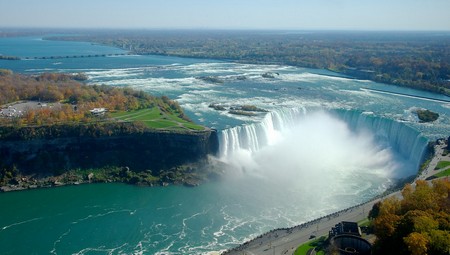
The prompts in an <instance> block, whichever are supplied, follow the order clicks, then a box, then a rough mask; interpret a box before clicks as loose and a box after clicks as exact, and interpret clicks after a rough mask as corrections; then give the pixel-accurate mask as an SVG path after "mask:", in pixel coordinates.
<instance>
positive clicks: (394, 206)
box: [369, 180, 450, 255]
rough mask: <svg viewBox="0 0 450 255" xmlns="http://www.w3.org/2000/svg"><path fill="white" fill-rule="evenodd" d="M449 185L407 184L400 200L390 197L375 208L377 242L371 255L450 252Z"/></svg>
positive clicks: (441, 181)
mask: <svg viewBox="0 0 450 255" xmlns="http://www.w3.org/2000/svg"><path fill="white" fill-rule="evenodd" d="M449 194H450V183H449V181H448V180H435V181H433V183H432V184H429V183H428V182H426V181H417V182H416V183H415V185H410V184H408V185H406V186H405V187H404V189H403V190H402V197H403V198H402V199H401V200H400V199H397V198H395V197H390V198H388V199H386V200H384V201H383V202H381V203H377V204H375V205H374V207H373V209H372V211H371V212H370V213H369V215H370V216H371V217H372V218H373V220H372V224H373V227H374V231H375V234H376V236H377V241H376V243H375V246H374V254H421V255H425V254H433V255H434V254H437V255H441V254H442V255H444V254H445V255H448V254H449V252H450V214H449V212H450V207H449V200H450V197H449Z"/></svg>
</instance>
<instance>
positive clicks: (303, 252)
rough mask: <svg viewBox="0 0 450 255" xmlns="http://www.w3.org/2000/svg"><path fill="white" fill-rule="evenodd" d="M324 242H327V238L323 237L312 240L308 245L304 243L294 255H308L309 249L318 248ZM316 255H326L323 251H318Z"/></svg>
mask: <svg viewBox="0 0 450 255" xmlns="http://www.w3.org/2000/svg"><path fill="white" fill-rule="evenodd" d="M323 241H325V237H324V236H321V237H319V239H317V240H312V241H309V242H307V243H304V244H302V245H300V246H299V247H298V248H297V250H295V252H294V255H306V253H307V252H308V251H309V249H311V248H315V247H317V246H318V245H319V243H320V242H323ZM316 254H317V255H324V254H325V253H324V252H323V251H318V252H317V253H316Z"/></svg>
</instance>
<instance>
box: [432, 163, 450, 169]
mask: <svg viewBox="0 0 450 255" xmlns="http://www.w3.org/2000/svg"><path fill="white" fill-rule="evenodd" d="M448 166H450V161H439V163H437V165H436V167H435V168H434V170H440V169H443V168H446V167H448Z"/></svg>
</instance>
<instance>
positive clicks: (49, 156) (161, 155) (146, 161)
mask: <svg viewBox="0 0 450 255" xmlns="http://www.w3.org/2000/svg"><path fill="white" fill-rule="evenodd" d="M217 150H218V139H217V134H216V132H215V131H214V130H213V131H203V132H192V133H170V132H162V131H146V132H143V133H136V134H122V135H113V136H107V137H103V136H102V137H90V136H81V137H58V138H53V139H44V138H41V139H32V140H6V141H1V143H0V162H1V164H2V165H3V166H4V167H12V166H15V167H16V168H17V169H19V171H20V172H22V173H24V174H28V173H53V174H60V173H62V172H63V171H65V170H69V169H76V168H84V169H85V168H99V167H105V166H122V167H125V166H127V167H129V168H130V169H131V170H133V171H143V170H152V171H156V172H159V171H160V170H163V169H168V168H171V167H175V166H178V165H182V164H186V163H191V162H196V161H198V160H202V159H205V158H206V156H207V155H208V154H216V152H217Z"/></svg>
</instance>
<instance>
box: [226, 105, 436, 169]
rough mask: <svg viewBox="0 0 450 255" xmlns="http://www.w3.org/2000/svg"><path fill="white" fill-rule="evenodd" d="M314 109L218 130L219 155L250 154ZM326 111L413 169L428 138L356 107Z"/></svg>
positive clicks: (281, 113) (285, 111)
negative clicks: (369, 137)
mask: <svg viewBox="0 0 450 255" xmlns="http://www.w3.org/2000/svg"><path fill="white" fill-rule="evenodd" d="M315 110H317V109H306V108H294V109H283V110H279V111H273V112H270V113H268V114H267V115H266V116H265V117H264V119H263V120H262V121H261V122H259V123H253V124H247V125H242V126H237V127H233V128H229V129H225V130H222V131H221V132H220V133H219V147H220V148H219V155H220V157H221V158H227V157H229V156H232V155H233V153H234V152H236V151H240V150H245V151H249V152H250V153H253V152H256V151H259V150H260V149H261V148H263V147H265V146H268V145H271V144H274V143H276V141H277V139H278V138H279V137H280V135H281V134H282V132H283V131H284V130H287V129H289V128H291V127H294V125H296V124H297V123H298V121H299V120H300V119H301V118H302V117H305V116H306V115H307V114H308V112H311V111H315ZM325 111H326V110H325ZM326 112H327V113H329V114H330V115H332V116H334V117H336V118H337V119H340V120H342V121H344V122H345V123H346V124H347V125H348V127H349V128H350V129H351V130H352V131H354V132H361V131H368V132H371V133H372V134H373V135H374V137H375V140H376V141H377V143H378V144H379V145H380V146H383V147H386V148H391V149H392V150H394V151H395V152H397V153H398V154H399V155H401V157H403V158H404V160H406V161H408V162H409V163H411V164H412V165H413V166H414V167H416V170H417V169H418V168H419V166H420V164H421V162H422V159H423V155H424V153H425V150H426V147H427V143H428V140H427V139H426V138H425V137H423V136H422V135H421V134H420V132H418V131H417V130H415V129H413V128H412V127H409V126H407V125H406V124H404V123H401V122H397V121H394V120H391V119H387V118H382V117H377V116H374V115H371V114H365V113H362V112H360V111H356V110H342V109H336V110H328V111H326Z"/></svg>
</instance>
